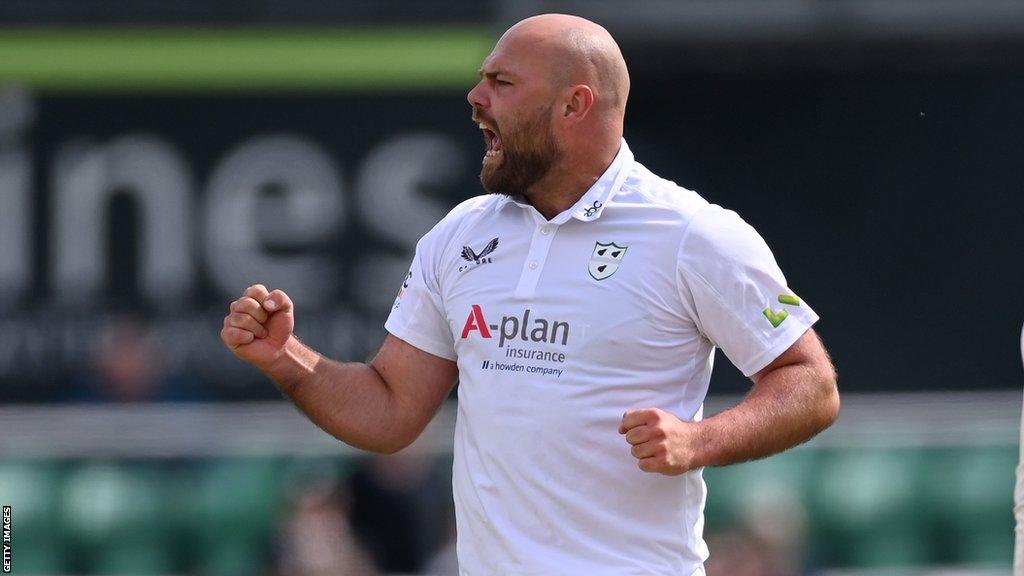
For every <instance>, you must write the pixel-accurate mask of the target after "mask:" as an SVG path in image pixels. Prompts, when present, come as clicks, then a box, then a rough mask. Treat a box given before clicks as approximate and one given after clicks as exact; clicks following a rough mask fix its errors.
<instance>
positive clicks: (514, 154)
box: [480, 106, 562, 197]
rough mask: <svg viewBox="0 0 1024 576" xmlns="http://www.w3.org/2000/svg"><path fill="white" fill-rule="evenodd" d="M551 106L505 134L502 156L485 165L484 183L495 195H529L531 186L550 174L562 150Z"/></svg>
mask: <svg viewBox="0 0 1024 576" xmlns="http://www.w3.org/2000/svg"><path fill="white" fill-rule="evenodd" d="M550 112H551V106H548V108H547V109H546V110H542V111H540V112H539V113H538V114H537V115H536V116H534V117H533V118H531V119H530V120H527V121H525V122H523V123H521V124H520V125H519V126H516V127H513V128H508V129H506V130H504V131H503V132H502V134H501V159H500V161H499V162H497V163H496V165H494V164H495V163H494V162H493V161H492V163H488V164H484V166H483V168H481V170H480V183H481V184H482V185H483V187H484V190H486V191H487V192H490V193H491V194H505V195H507V196H516V195H519V196H524V197H527V196H529V194H528V190H529V189H530V187H531V186H533V185H534V184H536V183H537V182H539V181H540V179H541V178H543V177H544V176H546V175H547V173H548V172H549V171H550V170H551V167H552V166H554V164H555V163H556V162H558V160H559V159H560V158H561V156H562V152H561V150H559V148H558V145H557V143H556V142H555V135H554V133H553V132H552V130H551V121H550V118H549V114H550Z"/></svg>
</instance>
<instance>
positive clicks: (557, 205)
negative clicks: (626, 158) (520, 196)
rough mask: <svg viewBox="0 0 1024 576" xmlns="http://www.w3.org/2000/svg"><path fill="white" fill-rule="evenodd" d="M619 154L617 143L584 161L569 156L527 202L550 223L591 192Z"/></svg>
mask: <svg viewBox="0 0 1024 576" xmlns="http://www.w3.org/2000/svg"><path fill="white" fill-rule="evenodd" d="M618 152H619V143H618V142H617V143H616V145H615V147H608V149H607V150H606V151H604V152H603V153H601V154H594V155H593V156H590V157H589V158H581V157H580V156H579V155H577V156H575V157H573V158H570V157H568V156H567V157H566V158H565V159H563V161H562V162H560V163H559V165H558V166H552V168H551V170H550V171H549V172H548V173H547V174H546V175H545V176H544V178H541V179H540V181H539V182H537V183H536V184H534V185H533V186H531V187H530V190H529V192H528V193H527V194H526V200H527V201H528V202H529V203H530V204H531V205H532V206H533V207H534V208H535V209H536V210H537V211H538V212H540V213H541V215H542V216H544V218H546V219H548V220H551V219H552V218H554V217H555V216H558V215H559V214H561V213H562V212H565V211H566V210H568V209H569V208H572V206H573V205H574V204H576V203H577V202H579V199H580V198H582V197H583V195H584V194H586V193H587V190H590V188H591V186H593V185H594V183H595V182H597V181H598V180H599V179H600V178H601V175H602V174H604V173H605V171H606V170H608V167H609V166H611V164H612V162H613V161H615V156H616V155H617V154H618Z"/></svg>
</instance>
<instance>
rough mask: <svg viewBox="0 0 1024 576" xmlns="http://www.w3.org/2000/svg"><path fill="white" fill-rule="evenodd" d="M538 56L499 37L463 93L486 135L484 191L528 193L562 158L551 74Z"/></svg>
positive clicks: (482, 179)
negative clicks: (555, 126) (554, 118)
mask: <svg viewBox="0 0 1024 576" xmlns="http://www.w3.org/2000/svg"><path fill="white" fill-rule="evenodd" d="M518 44H520V45H521V44H522V43H518ZM536 56H537V55H536V54H533V53H531V52H530V51H529V50H526V49H525V48H522V47H520V46H519V45H517V43H516V42H515V41H509V42H506V41H505V39H503V40H502V41H500V42H499V43H498V46H496V47H495V49H494V52H492V53H491V55H490V56H488V57H487V59H486V60H484V65H483V67H482V68H481V69H480V81H479V82H478V83H477V85H476V86H475V87H474V88H473V89H472V90H471V91H470V92H469V95H468V96H467V98H468V100H469V103H470V105H472V106H473V120H474V121H475V122H477V123H478V124H479V125H480V128H481V129H482V130H483V134H484V158H483V166H482V168H481V170H480V182H481V183H482V184H483V187H484V190H487V191H488V192H492V193H495V192H497V193H502V194H509V195H512V194H522V195H527V193H528V190H529V188H530V187H531V186H533V185H534V184H536V183H537V182H538V181H539V180H540V179H541V178H543V177H544V175H545V174H547V173H548V171H549V170H550V169H551V167H552V165H554V164H555V162H557V161H558V159H559V158H560V157H561V151H560V149H559V147H558V144H557V142H556V138H555V134H554V131H553V129H552V109H553V108H554V90H553V85H552V82H551V76H550V73H549V71H548V69H547V68H546V67H545V66H544V64H543V63H542V62H540V61H539V59H538V58H537V57H536Z"/></svg>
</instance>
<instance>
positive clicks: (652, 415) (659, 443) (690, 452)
mask: <svg viewBox="0 0 1024 576" xmlns="http://www.w3.org/2000/svg"><path fill="white" fill-rule="evenodd" d="M695 432H696V430H695V428H694V425H693V424H692V423H690V422H683V421H682V420H680V419H679V418H676V417H675V416H674V415H672V414H669V413H668V412H665V411H664V410H661V409H659V408H641V409H639V410H630V411H628V412H626V413H625V414H624V415H623V416H622V423H621V424H619V434H625V435H626V442H629V443H630V444H632V445H633V448H632V453H633V457H634V458H636V459H637V466H639V467H640V469H641V470H643V471H644V472H657V473H659V474H665V475H666V476H677V475H679V474H682V473H684V472H689V471H690V470H692V469H694V468H697V466H696V465H695V463H694V462H693V460H694V456H695V450H694V449H693V445H694V442H695V441H696V434H695Z"/></svg>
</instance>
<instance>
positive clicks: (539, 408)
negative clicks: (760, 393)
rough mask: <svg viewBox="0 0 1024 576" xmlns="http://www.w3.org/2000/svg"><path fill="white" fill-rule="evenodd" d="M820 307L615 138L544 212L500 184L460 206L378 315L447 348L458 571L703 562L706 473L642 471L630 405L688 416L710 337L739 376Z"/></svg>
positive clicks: (707, 369) (651, 567)
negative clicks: (453, 401)
mask: <svg viewBox="0 0 1024 576" xmlns="http://www.w3.org/2000/svg"><path fill="white" fill-rule="evenodd" d="M817 319H818V317H817V315H816V314H815V313H814V312H813V311H812V310H811V309H810V308H809V307H808V306H807V304H806V303H804V302H803V301H801V300H799V299H798V298H796V296H795V295H794V294H793V292H791V291H790V290H789V288H788V287H787V286H786V280H785V278H784V277H783V275H782V272H781V271H780V270H779V267H778V266H777V265H776V263H775V259H774V257H773V256H772V253H771V251H770V250H769V249H768V246H767V245H765V243H764V241H763V240H762V239H761V237H760V236H759V235H758V234H757V232H755V231H754V229H753V228H751V227H750V226H748V225H747V224H746V223H745V222H744V221H743V220H741V219H740V217H739V216H737V215H736V214H735V213H734V212H731V211H728V210H724V209H722V208H720V207H718V206H716V205H713V204H709V203H708V202H707V201H705V200H704V199H703V198H701V197H700V196H698V195H697V194H696V193H695V192H691V191H689V190H686V189H684V188H681V187H679V186H677V185H676V184H674V183H673V182H670V181H667V180H664V179H662V178H659V177H657V176H655V175H654V174H652V173H651V172H650V171H648V170H647V169H646V168H644V167H643V166H641V165H640V164H639V163H637V162H635V161H634V160H633V155H632V153H631V152H630V151H629V148H628V147H627V146H626V143H625V141H623V143H622V146H621V149H620V151H619V153H618V155H617V156H616V157H615V160H614V161H613V162H612V164H611V166H609V168H608V170H607V171H606V172H605V173H604V175H603V176H601V178H600V179H599V180H598V182H597V183H595V184H594V186H593V187H591V188H590V190H588V191H587V192H586V194H584V195H583V197H582V198H580V200H579V202H577V203H576V205H575V206H573V207H572V208H570V209H569V210H566V211H565V212H562V213H561V214H559V215H558V216H556V217H555V218H553V219H551V220H550V221H548V220H545V218H544V217H543V216H541V214H540V213H539V212H537V211H536V210H535V209H534V208H533V207H532V206H530V205H529V204H527V203H525V202H519V201H517V200H515V199H513V198H509V197H507V196H500V195H488V196H479V197H476V198H472V199H470V200H467V201H465V202H463V203H462V204H460V205H458V206H457V207H456V208H455V209H454V210H452V211H451V213H450V214H448V216H447V217H445V218H444V219H443V220H441V222H439V223H438V224H437V225H436V226H435V227H434V228H433V229H432V230H431V231H430V232H428V233H427V234H426V235H425V236H424V237H423V239H422V240H420V242H419V244H418V245H417V247H416V256H415V259H414V260H413V264H412V269H411V271H410V272H409V276H408V277H407V278H406V281H405V282H404V283H403V287H402V289H401V290H400V291H399V297H398V299H397V300H396V301H395V305H394V308H393V310H392V312H391V315H390V317H389V318H388V320H387V322H386V324H385V327H386V328H387V330H388V331H389V332H390V333H392V334H393V335H395V336H396V337H398V338H400V339H402V340H404V341H406V342H408V343H409V344H411V345H413V346H415V347H416V348H419V349H421V350H424V351H426V352H429V353H431V354H434V355H437V356H440V357H442V358H448V359H450V360H454V361H457V362H458V366H459V389H458V398H459V409H458V419H457V423H456V427H455V454H454V469H453V485H454V495H455V507H456V521H457V527H458V556H459V562H460V570H461V574H463V575H464V576H485V575H495V574H497V575H517V576H520V575H523V576H525V575H529V576H560V575H565V576H570V575H571V576H580V575H588V576H602V575H608V576H612V575H614V576H627V575H638V576H639V575H644V576H650V575H665V576H669V575H672V576H679V575H687V574H704V569H703V561H704V560H705V559H706V558H707V555H708V552H707V547H706V546H705V544H704V540H703V537H702V531H703V523H704V522H703V511H704V499H705V486H704V481H703V479H702V476H701V471H700V470H695V471H692V472H689V473H687V474H684V475H681V476H676V477H669V476H663V475H660V474H649V473H645V472H642V471H640V470H639V468H638V467H637V461H636V459H634V458H633V456H632V455H631V454H630V446H629V444H628V443H627V442H626V440H625V439H624V437H623V436H621V435H619V433H618V427H619V422H620V420H621V419H622V415H623V413H624V412H626V411H627V410H630V409H635V408H644V407H657V408H661V409H663V410H666V411H669V412H671V413H673V414H675V415H676V416H678V417H680V418H682V419H683V420H699V419H700V418H701V411H702V406H703V402H704V396H705V394H706V393H707V389H708V381H709V379H710V378H711V368H712V359H713V353H714V349H715V346H716V345H717V346H721V348H722V349H723V350H724V351H725V354H726V355H727V356H728V357H729V359H730V360H731V361H732V362H733V363H734V364H735V365H736V366H737V367H739V369H740V370H742V371H743V373H744V374H746V375H748V376H749V375H752V374H754V373H755V372H757V371H758V370H760V369H761V368H763V367H765V366H766V365H767V364H768V363H770V362H771V361H772V360H773V359H775V358H776V357H777V356H779V354H781V353H782V352H783V351H785V350H786V349H787V348H789V346H790V345H792V344H793V343H794V342H795V341H796V340H797V339H798V338H799V337H800V336H801V335H802V334H803V333H804V332H805V331H806V330H807V328H808V327H810V326H811V325H812V324H813V323H814V322H815V321H816V320H817Z"/></svg>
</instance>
